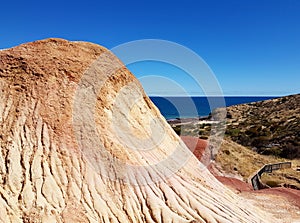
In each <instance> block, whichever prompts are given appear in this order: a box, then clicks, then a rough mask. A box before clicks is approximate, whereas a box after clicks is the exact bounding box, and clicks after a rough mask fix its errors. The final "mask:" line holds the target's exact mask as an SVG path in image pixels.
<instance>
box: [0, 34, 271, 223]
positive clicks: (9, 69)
mask: <svg viewBox="0 0 300 223" xmlns="http://www.w3.org/2000/svg"><path fill="white" fill-rule="evenodd" d="M0 150H1V153H0V173H1V175H0V195H1V196H0V222H5V223H7V222H68V223H69V222H228V223H229V222H230V223H231V222H276V220H274V219H271V218H270V217H269V216H268V215H267V214H266V213H264V212H262V211H261V210H259V209H257V208H256V207H253V206H251V205H250V204H249V203H247V201H246V200H244V199H241V198H240V197H238V196H237V195H235V194H234V193H233V192H231V191H230V190H228V189H226V188H225V187H224V186H223V185H222V184H221V183H219V182H218V181H217V180H216V179H215V178H214V177H213V176H212V175H211V174H210V173H209V172H208V171H207V169H206V168H205V167H204V166H203V165H201V163H200V162H199V161H198V160H197V159H196V158H195V157H194V156H193V155H192V153H191V152H190V151H189V150H188V149H187V148H186V146H185V145H184V144H183V143H182V141H181V140H180V138H179V137H178V136H177V135H176V134H175V133H174V132H173V130H172V129H171V128H170V127H169V125H168V124H167V123H166V121H165V120H164V119H163V118H162V116H161V115H160V113H159V111H158V109H157V108H156V107H155V106H154V105H153V104H152V102H151V101H150V100H149V98H148V97H147V96H146V95H145V93H144V91H143V89H142V87H141V85H140V84H139V82H138V81H137V79H135V77H134V76H133V75H132V74H131V73H130V72H129V71H128V70H127V69H126V68H125V67H124V66H123V65H122V63H121V62H120V61H119V60H118V59H117V58H116V57H115V56H114V55H112V54H111V53H110V52H109V51H107V50H106V49H105V48H103V47H100V46H98V45H94V44H91V43H84V42H69V41H66V40H61V39H47V40H42V41H37V42H33V43H28V44H24V45H20V46H18V47H15V48H12V49H7V50H2V51H0Z"/></svg>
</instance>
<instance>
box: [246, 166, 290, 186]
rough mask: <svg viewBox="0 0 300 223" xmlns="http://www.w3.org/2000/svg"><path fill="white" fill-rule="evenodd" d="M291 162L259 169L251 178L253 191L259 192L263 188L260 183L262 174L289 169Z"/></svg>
mask: <svg viewBox="0 0 300 223" xmlns="http://www.w3.org/2000/svg"><path fill="white" fill-rule="evenodd" d="M291 167H292V162H282V163H274V164H266V165H264V166H263V167H262V168H261V169H259V170H258V171H257V172H256V173H255V174H254V176H252V177H251V184H252V187H253V189H254V190H260V189H263V188H265V185H264V184H263V183H262V182H261V179H260V177H261V175H262V174H263V173H272V172H273V171H274V170H279V169H286V168H291Z"/></svg>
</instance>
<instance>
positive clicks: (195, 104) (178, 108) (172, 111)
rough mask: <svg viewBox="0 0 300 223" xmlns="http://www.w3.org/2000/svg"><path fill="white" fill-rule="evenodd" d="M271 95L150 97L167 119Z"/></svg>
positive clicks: (204, 115)
mask: <svg viewBox="0 0 300 223" xmlns="http://www.w3.org/2000/svg"><path fill="white" fill-rule="evenodd" d="M273 98H275V97H271V96H225V97H216V96H214V97H204V96H203V97H202V96H201V97H158V96H152V97H150V99H151V100H152V101H153V103H154V104H155V105H156V106H157V107H158V109H159V110H160V112H161V114H162V115H163V116H164V117H165V119H167V120H171V119H178V118H195V117H206V116H208V115H209V114H210V113H211V112H212V111H213V110H214V109H216V108H219V107H228V106H231V105H238V104H244V103H251V102H257V101H263V100H268V99H273Z"/></svg>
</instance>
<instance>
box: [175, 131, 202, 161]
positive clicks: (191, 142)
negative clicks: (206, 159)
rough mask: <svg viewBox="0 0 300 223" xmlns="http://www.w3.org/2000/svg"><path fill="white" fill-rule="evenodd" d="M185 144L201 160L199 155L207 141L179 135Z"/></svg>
mask: <svg viewBox="0 0 300 223" xmlns="http://www.w3.org/2000/svg"><path fill="white" fill-rule="evenodd" d="M180 138H181V139H182V141H183V142H184V143H185V145H186V146H187V147H188V148H189V149H190V150H191V151H192V152H193V154H194V155H195V156H196V157H197V158H198V160H201V157H202V155H203V153H204V151H205V148H206V146H207V141H206V140H203V139H199V138H198V137H193V136H180Z"/></svg>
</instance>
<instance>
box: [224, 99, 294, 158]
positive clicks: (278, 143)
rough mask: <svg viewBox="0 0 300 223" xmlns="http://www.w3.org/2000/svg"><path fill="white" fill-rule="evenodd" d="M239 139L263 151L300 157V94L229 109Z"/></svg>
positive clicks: (232, 134) (233, 132) (231, 130)
mask: <svg viewBox="0 0 300 223" xmlns="http://www.w3.org/2000/svg"><path fill="white" fill-rule="evenodd" d="M227 112H228V119H227V131H226V134H227V135H229V136H230V137H231V138H232V140H234V141H235V142H237V143H239V144H241V145H244V146H247V147H249V148H252V149H253V150H256V151H257V152H259V153H261V154H266V155H268V154H272V155H277V156H280V157H284V158H290V159H291V158H300V94H297V95H291V96H286V97H281V98H276V99H271V100H267V101H261V102H255V103H249V104H241V105H235V106H230V107H228V108H227Z"/></svg>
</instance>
